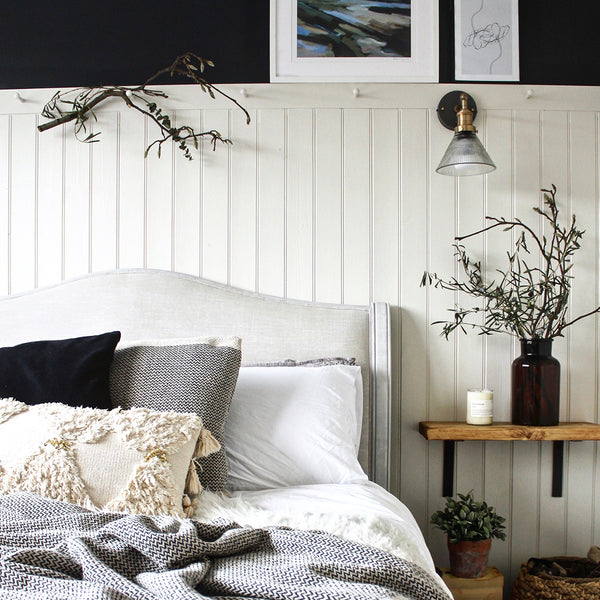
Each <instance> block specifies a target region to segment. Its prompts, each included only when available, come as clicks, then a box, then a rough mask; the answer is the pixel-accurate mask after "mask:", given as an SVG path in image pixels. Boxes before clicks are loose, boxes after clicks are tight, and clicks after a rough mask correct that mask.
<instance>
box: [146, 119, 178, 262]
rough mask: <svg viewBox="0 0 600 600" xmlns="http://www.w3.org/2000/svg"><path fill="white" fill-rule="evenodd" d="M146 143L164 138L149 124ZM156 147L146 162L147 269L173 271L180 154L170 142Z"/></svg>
mask: <svg viewBox="0 0 600 600" xmlns="http://www.w3.org/2000/svg"><path fill="white" fill-rule="evenodd" d="M146 128H147V130H146V139H147V140H148V143H149V144H150V143H152V142H153V141H154V140H155V139H156V138H157V137H159V136H160V133H159V132H158V128H157V127H156V125H155V124H154V123H153V122H152V121H150V120H149V119H148V120H146ZM158 148H159V146H158V144H157V145H155V146H153V147H152V148H151V149H150V152H149V153H148V157H147V158H146V190H145V208H146V236H145V241H144V244H145V255H146V266H147V267H149V268H151V269H170V268H171V267H172V250H171V249H172V243H173V242H172V233H173V202H174V190H173V184H174V178H173V171H174V161H175V157H174V152H179V150H178V149H177V148H174V144H172V143H171V142H170V141H169V142H166V143H165V144H163V145H162V146H161V147H160V153H161V156H160V158H159V156H158Z"/></svg>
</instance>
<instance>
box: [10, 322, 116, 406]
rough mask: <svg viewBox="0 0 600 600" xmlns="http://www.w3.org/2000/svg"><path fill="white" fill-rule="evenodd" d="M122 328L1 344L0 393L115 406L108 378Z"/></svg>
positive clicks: (36, 399)
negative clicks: (83, 334) (92, 333)
mask: <svg viewBox="0 0 600 600" xmlns="http://www.w3.org/2000/svg"><path fill="white" fill-rule="evenodd" d="M120 338H121V332H120V331H112V332H110V333H103V334H100V335H90V336H85V337H77V338H70V339H65V340H47V341H35V342H27V343H25V344H19V345H18V346H12V347H7V348H0V397H3V396H4V397H9V396H12V397H14V398H16V399H17V400H19V401H20V402H25V403H26V404H42V403H45V402H62V403H64V404H68V405H70V406H90V407H95V408H111V407H112V405H111V403H110V393H109V387H108V376H109V369H110V363H111V361H112V358H113V352H114V350H115V346H116V345H117V343H118V341H119V339H120Z"/></svg>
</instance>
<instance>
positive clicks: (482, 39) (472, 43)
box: [455, 0, 519, 81]
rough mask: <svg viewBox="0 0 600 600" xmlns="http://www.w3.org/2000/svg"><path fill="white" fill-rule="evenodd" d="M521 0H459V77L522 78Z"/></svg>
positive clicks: (456, 6) (457, 43) (482, 78)
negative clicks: (519, 57)
mask: <svg viewBox="0 0 600 600" xmlns="http://www.w3.org/2000/svg"><path fill="white" fill-rule="evenodd" d="M517 2H518V0H455V27H456V30H455V58H456V79H474V80H490V81H493V80H506V81H512V80H518V77H519V76H518V72H519V66H518V56H519V47H518V5H517Z"/></svg>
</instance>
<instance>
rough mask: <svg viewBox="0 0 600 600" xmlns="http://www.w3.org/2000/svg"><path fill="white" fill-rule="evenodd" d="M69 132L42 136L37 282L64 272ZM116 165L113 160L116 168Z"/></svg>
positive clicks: (52, 131) (59, 130)
mask: <svg viewBox="0 0 600 600" xmlns="http://www.w3.org/2000/svg"><path fill="white" fill-rule="evenodd" d="M65 133H69V134H70V133H71V132H70V130H69V131H67V130H66V128H65V126H62V127H55V128H54V129H50V130H49V131H46V132H44V134H43V135H39V136H38V155H39V157H38V170H37V178H38V183H37V188H38V215H37V219H38V222H37V238H38V239H37V284H38V285H40V286H44V285H50V284H52V283H56V282H57V281H60V280H61V278H62V276H63V215H64V206H63V191H64V177H63V165H64V151H63V150H64V143H65ZM115 167H116V165H115V164H114V163H113V165H112V169H113V171H114V170H115ZM99 235H102V234H101V233H99Z"/></svg>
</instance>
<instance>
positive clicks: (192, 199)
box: [172, 110, 203, 275]
mask: <svg viewBox="0 0 600 600" xmlns="http://www.w3.org/2000/svg"><path fill="white" fill-rule="evenodd" d="M176 121H177V125H178V126H180V125H182V124H186V125H190V126H191V127H193V128H194V129H195V130H196V131H201V127H202V123H201V121H200V112H199V111H194V110H182V111H177V114H176ZM191 152H192V157H193V158H192V160H191V161H190V160H187V159H186V158H185V156H184V155H183V153H182V152H181V151H179V150H177V151H176V152H175V173H174V177H175V182H174V190H173V224H172V231H173V248H172V251H173V269H174V270H175V271H178V272H179V273H189V274H191V275H199V274H200V218H201V215H200V208H201V207H200V202H201V197H200V173H201V169H202V158H203V157H202V151H201V150H200V149H198V150H196V149H192V150H191Z"/></svg>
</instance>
